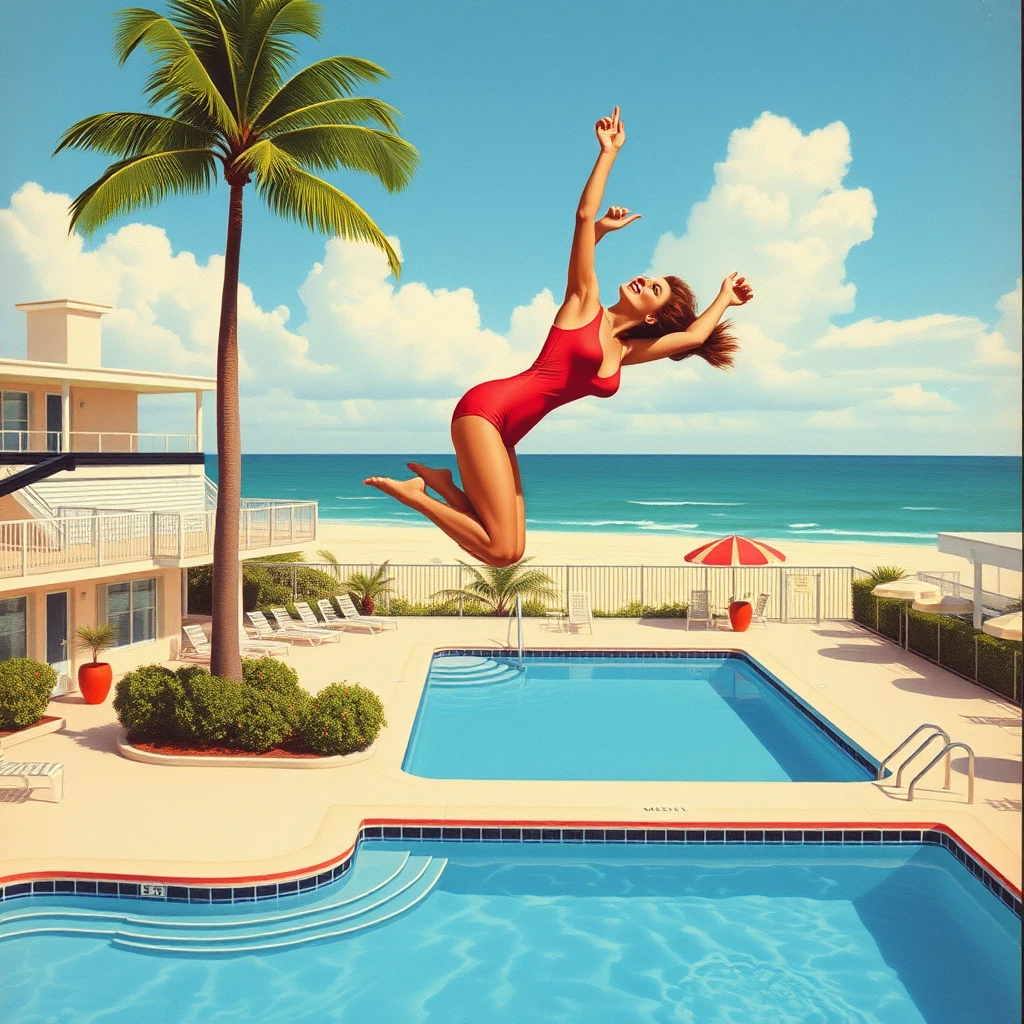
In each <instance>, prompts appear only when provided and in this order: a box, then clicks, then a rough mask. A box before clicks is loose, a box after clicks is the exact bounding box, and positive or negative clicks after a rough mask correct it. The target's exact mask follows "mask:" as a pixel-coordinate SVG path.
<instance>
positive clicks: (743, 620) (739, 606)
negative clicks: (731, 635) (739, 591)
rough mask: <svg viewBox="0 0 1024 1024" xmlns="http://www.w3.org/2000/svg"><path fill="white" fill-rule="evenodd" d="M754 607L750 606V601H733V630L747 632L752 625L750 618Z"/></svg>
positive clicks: (730, 619) (731, 613)
mask: <svg viewBox="0 0 1024 1024" xmlns="http://www.w3.org/2000/svg"><path fill="white" fill-rule="evenodd" d="M753 614H754V609H753V608H751V607H750V602H749V601H733V603H732V604H731V605H729V621H730V622H731V623H732V628H733V632H736V633H745V632H746V631H747V629H748V628H749V627H750V619H751V616H752V615H753Z"/></svg>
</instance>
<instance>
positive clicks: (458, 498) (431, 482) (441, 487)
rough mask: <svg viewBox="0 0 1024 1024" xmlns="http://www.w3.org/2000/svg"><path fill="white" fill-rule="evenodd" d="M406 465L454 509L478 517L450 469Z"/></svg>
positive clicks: (418, 464)
mask: <svg viewBox="0 0 1024 1024" xmlns="http://www.w3.org/2000/svg"><path fill="white" fill-rule="evenodd" d="M406 465H407V466H408V467H409V468H410V469H411V470H412V471H413V472H414V473H415V474H416V475H417V476H418V477H420V478H421V479H422V480H423V481H424V483H425V484H426V485H427V486H428V487H429V488H430V489H431V490H432V491H436V492H437V493H438V494H440V495H441V497H442V498H444V500H445V501H446V502H448V504H449V505H450V506H451V507H452V508H454V509H458V510H459V511H460V512H466V513H468V514H469V515H473V516H475V515H476V510H475V509H474V508H473V505H472V503H471V502H470V500H469V498H467V497H466V492H465V491H463V490H462V489H461V488H460V487H459V486H458V485H457V484H456V483H455V479H454V477H453V476H452V471H451V470H450V469H433V468H431V467H430V466H424V465H423V463H422V462H407V463H406Z"/></svg>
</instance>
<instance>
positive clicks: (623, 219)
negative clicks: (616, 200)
mask: <svg viewBox="0 0 1024 1024" xmlns="http://www.w3.org/2000/svg"><path fill="white" fill-rule="evenodd" d="M641 216H642V214H639V213H630V212H629V210H627V209H626V207H625V206H609V207H608V212H607V213H606V214H605V215H604V216H603V217H602V218H601V219H600V220H599V221H595V223H594V228H595V229H596V230H597V231H600V232H602V233H603V234H607V233H608V232H609V231H618V230H619V228H624V227H625V226H626V225H627V224H632V223H633V221H635V220H639V219H640V217H641Z"/></svg>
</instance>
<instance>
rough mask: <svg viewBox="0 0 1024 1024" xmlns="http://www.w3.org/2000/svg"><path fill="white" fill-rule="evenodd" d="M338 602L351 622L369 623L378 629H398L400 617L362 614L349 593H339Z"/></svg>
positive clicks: (343, 613) (342, 612) (342, 611)
mask: <svg viewBox="0 0 1024 1024" xmlns="http://www.w3.org/2000/svg"><path fill="white" fill-rule="evenodd" d="M337 602H338V607H339V608H340V609H341V614H342V615H344V616H345V618H346V619H348V621H349V622H358V623H360V624H361V625H366V624H367V623H369V624H370V625H371V626H374V627H376V628H377V629H398V619H389V618H386V617H385V616H383V615H360V614H359V611H358V610H357V609H356V606H355V605H354V604H353V603H352V598H351V597H349V596H348V594H338V596H337Z"/></svg>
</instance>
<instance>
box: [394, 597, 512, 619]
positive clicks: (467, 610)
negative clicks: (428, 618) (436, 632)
mask: <svg viewBox="0 0 1024 1024" xmlns="http://www.w3.org/2000/svg"><path fill="white" fill-rule="evenodd" d="M387 611H388V614H389V615H443V616H452V615H458V614H459V602H458V599H457V598H456V599H454V600H450V601H431V602H429V603H428V604H421V603H420V602H414V601H406V600H405V598H404V597H393V598H391V599H390V601H389V602H388V604H387ZM462 614H463V615H491V614H492V612H491V609H490V608H485V607H484V606H483V605H482V604H478V603H477V602H475V601H466V600H463V602H462Z"/></svg>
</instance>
